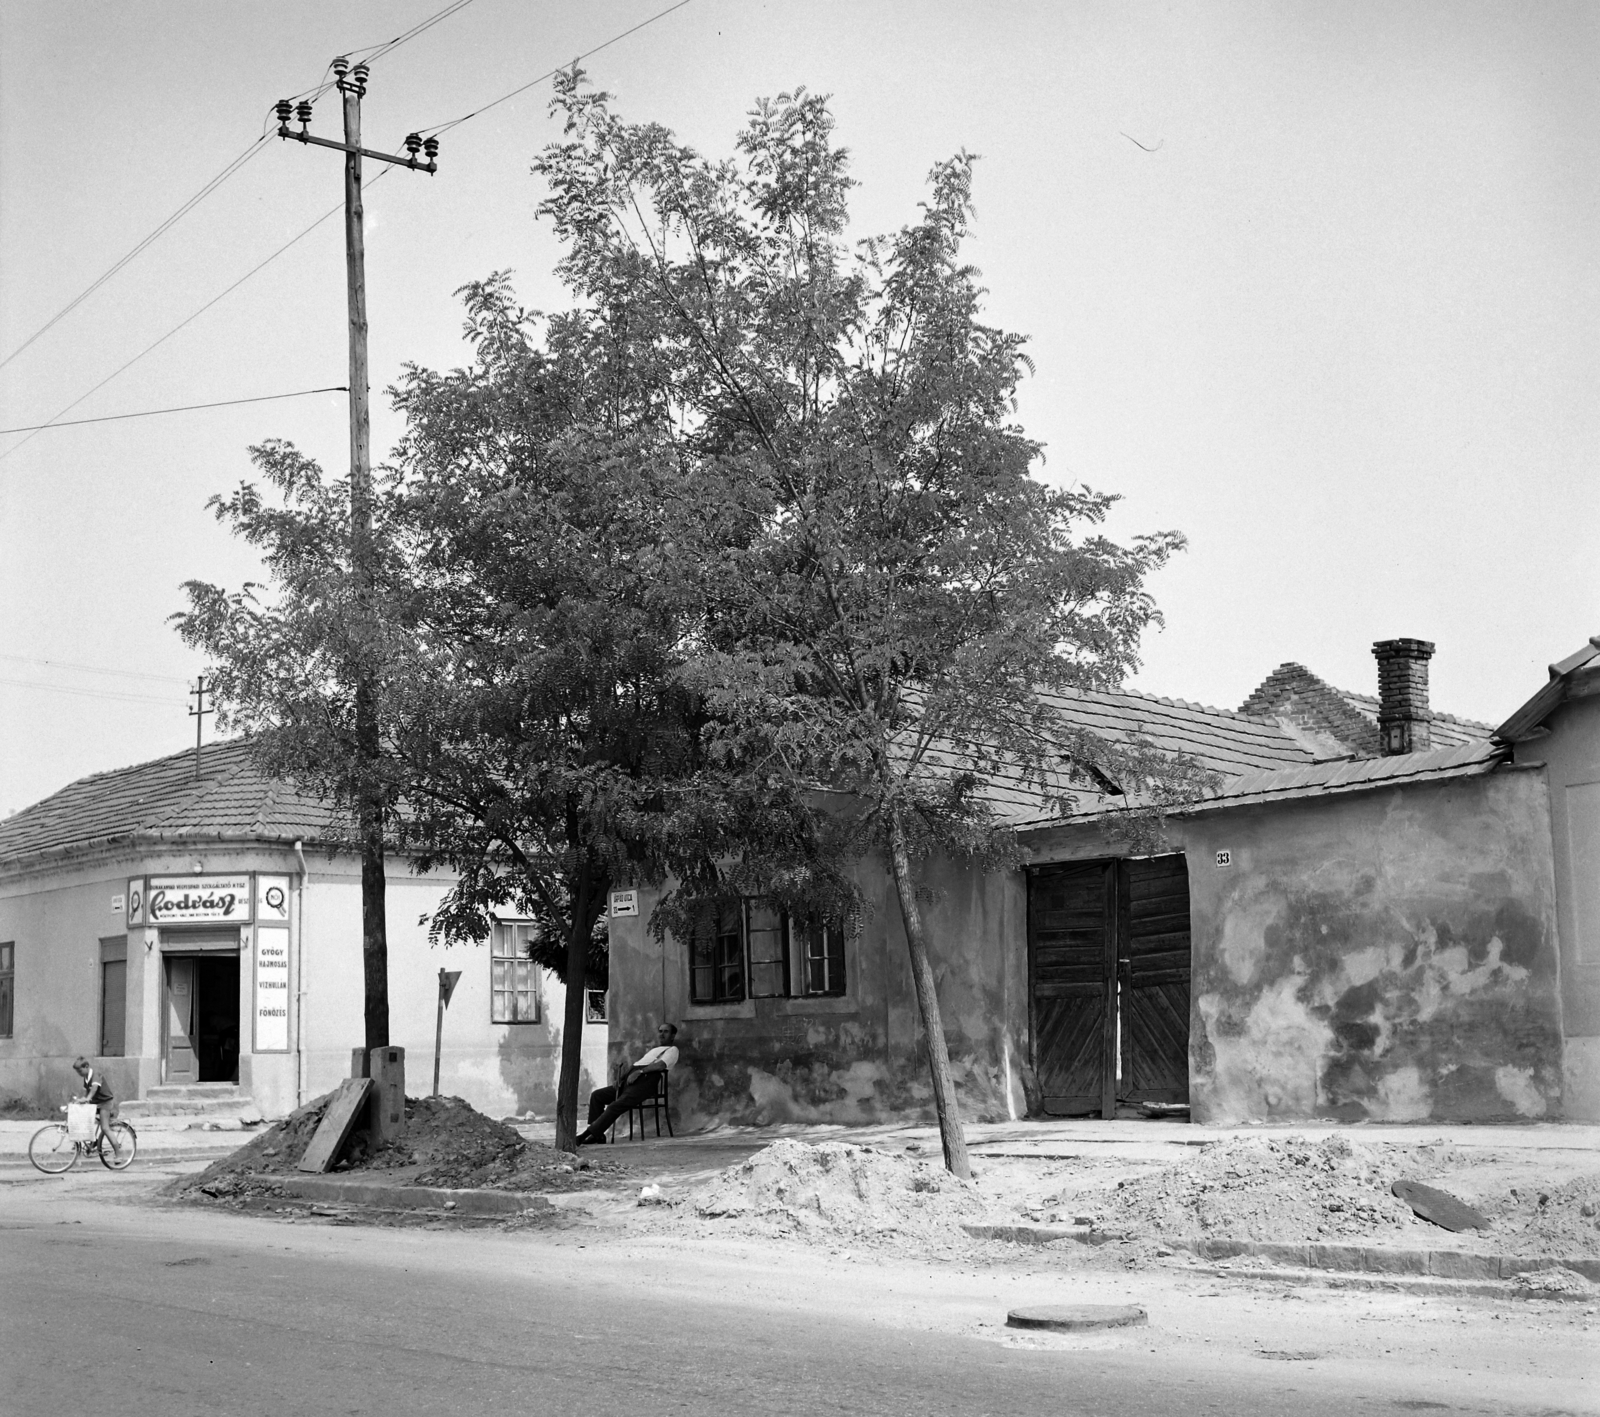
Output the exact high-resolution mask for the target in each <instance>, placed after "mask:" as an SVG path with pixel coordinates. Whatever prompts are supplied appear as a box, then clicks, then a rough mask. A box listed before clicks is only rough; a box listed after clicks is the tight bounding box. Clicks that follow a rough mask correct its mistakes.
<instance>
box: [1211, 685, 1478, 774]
mask: <svg viewBox="0 0 1600 1417" xmlns="http://www.w3.org/2000/svg"><path fill="white" fill-rule="evenodd" d="M1239 712H1240V713H1247V714H1252V715H1254V716H1257V717H1263V718H1273V719H1277V720H1278V721H1279V722H1281V723H1282V725H1283V727H1284V729H1285V730H1286V731H1287V732H1288V733H1290V734H1291V735H1293V736H1294V737H1295V738H1296V739H1297V740H1298V741H1299V742H1300V743H1301V745H1302V746H1304V747H1305V748H1306V749H1307V750H1308V751H1309V752H1310V753H1311V754H1312V755H1313V756H1315V757H1326V758H1342V757H1347V756H1349V755H1350V754H1355V755H1356V756H1357V757H1377V756H1378V755H1379V754H1380V753H1381V752H1382V751H1383V746H1382V744H1381V743H1380V742H1379V739H1378V700H1377V699H1376V698H1374V697H1373V696H1372V695H1371V694H1356V693H1352V692H1351V691H1350V690H1348V689H1338V688H1335V687H1334V686H1333V685H1332V684H1329V683H1327V682H1326V681H1325V680H1323V679H1319V678H1318V677H1317V676H1316V675H1315V674H1313V673H1312V672H1311V671H1310V670H1309V669H1307V668H1306V667H1305V666H1304V665H1303V664H1294V663H1289V664H1280V665H1279V666H1278V667H1277V668H1276V669H1274V670H1273V671H1272V673H1271V674H1269V675H1267V677H1266V678H1265V679H1263V680H1262V681H1261V683H1260V684H1259V685H1258V686H1257V687H1256V690H1255V692H1254V693H1252V694H1251V695H1250V697H1249V698H1248V699H1246V700H1245V701H1244V703H1243V704H1241V705H1240V706H1239ZM1492 731H1493V730H1492V728H1491V726H1490V725H1489V724H1487V723H1475V722H1474V721H1473V720H1472V719H1470V718H1458V717H1456V716H1455V715H1454V714H1449V713H1439V712H1438V711H1437V710H1435V711H1434V714H1433V724H1432V728H1431V732H1430V736H1431V742H1432V746H1433V747H1434V748H1459V747H1464V746H1466V745H1467V744H1469V743H1481V742H1485V741H1487V740H1488V738H1489V736H1490V734H1491V733H1492Z"/></svg>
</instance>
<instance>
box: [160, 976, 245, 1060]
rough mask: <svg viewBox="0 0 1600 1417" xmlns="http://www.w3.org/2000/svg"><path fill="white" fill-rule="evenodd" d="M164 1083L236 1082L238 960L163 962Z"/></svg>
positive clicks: (237, 1052) (237, 1054)
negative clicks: (164, 983) (164, 985)
mask: <svg viewBox="0 0 1600 1417" xmlns="http://www.w3.org/2000/svg"><path fill="white" fill-rule="evenodd" d="M166 998H167V1006H166V1080H167V1082H169V1083H174V1084H177V1083H196V1082H237V1081H238V1080H239V954H238V951H237V950H234V951H232V952H224V951H217V952H208V953H205V954H193V955H174V954H169V955H167V956H166Z"/></svg>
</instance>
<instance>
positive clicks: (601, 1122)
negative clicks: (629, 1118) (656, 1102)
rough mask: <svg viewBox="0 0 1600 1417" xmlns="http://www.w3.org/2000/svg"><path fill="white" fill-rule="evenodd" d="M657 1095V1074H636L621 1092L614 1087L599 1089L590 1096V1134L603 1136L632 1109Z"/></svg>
mask: <svg viewBox="0 0 1600 1417" xmlns="http://www.w3.org/2000/svg"><path fill="white" fill-rule="evenodd" d="M655 1095H656V1074H655V1073H635V1074H634V1075H633V1076H632V1077H630V1078H629V1079H628V1084H627V1086H626V1087H624V1088H623V1089H622V1090H621V1091H620V1092H619V1091H618V1090H617V1089H616V1088H614V1087H597V1088H595V1090H594V1091H593V1092H591V1093H590V1094H589V1128H588V1130H589V1132H590V1134H591V1135H592V1136H601V1135H603V1134H604V1133H605V1131H606V1130H607V1129H608V1128H609V1127H610V1126H611V1124H612V1123H613V1122H614V1121H616V1120H617V1118H618V1117H620V1116H621V1115H622V1114H623V1113H624V1112H626V1111H627V1110H628V1109H629V1108H630V1107H637V1106H638V1105H639V1104H640V1103H641V1102H646V1101H648V1100H649V1099H650V1098H652V1097H654V1096H655Z"/></svg>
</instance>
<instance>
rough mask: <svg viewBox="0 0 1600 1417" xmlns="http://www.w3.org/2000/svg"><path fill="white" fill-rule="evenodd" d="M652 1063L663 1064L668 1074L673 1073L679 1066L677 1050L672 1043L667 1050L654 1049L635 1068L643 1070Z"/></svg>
mask: <svg viewBox="0 0 1600 1417" xmlns="http://www.w3.org/2000/svg"><path fill="white" fill-rule="evenodd" d="M651 1063H661V1064H663V1065H664V1066H665V1067H666V1069H667V1071H668V1072H671V1071H672V1069H673V1068H675V1067H677V1065H678V1050H677V1048H676V1047H675V1046H674V1045H672V1044H670V1043H669V1044H668V1045H667V1046H666V1047H665V1048H652V1049H651V1050H650V1051H649V1052H648V1053H646V1054H645V1055H644V1057H642V1058H640V1059H639V1060H638V1062H636V1063H635V1064H634V1067H636V1068H643V1067H647V1066H648V1065H649V1064H651Z"/></svg>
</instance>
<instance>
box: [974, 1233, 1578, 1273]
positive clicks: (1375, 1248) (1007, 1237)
mask: <svg viewBox="0 0 1600 1417" xmlns="http://www.w3.org/2000/svg"><path fill="white" fill-rule="evenodd" d="M961 1228H962V1229H963V1230H965V1231H966V1232H967V1234H968V1235H970V1236H971V1237H972V1238H973V1239H974V1240H1000V1241H1003V1242H1005V1243H1007V1244H1013V1245H1053V1244H1055V1243H1056V1242H1057V1241H1060V1240H1071V1241H1076V1242H1077V1243H1078V1244H1080V1245H1106V1244H1110V1243H1112V1242H1113V1241H1114V1240H1119V1239H1122V1238H1125V1237H1123V1236H1122V1235H1112V1234H1110V1233H1108V1232H1106V1231H1100V1230H1094V1229H1092V1228H1091V1227H1089V1226H1087V1225H1072V1226H1061V1225H1022V1224H1014V1225H963V1226H962V1227H961ZM1164 1243H1165V1244H1167V1245H1169V1246H1170V1247H1171V1248H1172V1249H1174V1250H1187V1251H1189V1252H1190V1253H1192V1254H1195V1255H1198V1256H1199V1257H1200V1258H1201V1259H1205V1260H1231V1259H1260V1260H1267V1261H1269V1262H1270V1263H1272V1264H1277V1265H1284V1266H1286V1267H1288V1268H1291V1269H1304V1270H1318V1271H1331V1272H1333V1273H1338V1274H1380V1275H1409V1276H1415V1277H1417V1278H1428V1279H1451V1280H1467V1281H1476V1282H1479V1283H1483V1282H1493V1281H1496V1280H1507V1279H1514V1278H1515V1277H1516V1276H1517V1275H1519V1274H1528V1273H1532V1272H1534V1271H1536V1270H1541V1269H1553V1268H1555V1267H1556V1266H1557V1265H1559V1266H1561V1267H1562V1268H1563V1269H1570V1270H1572V1271H1573V1272H1574V1273H1575V1274H1581V1275H1582V1276H1583V1277H1584V1278H1585V1279H1587V1280H1590V1281H1592V1282H1594V1283H1597V1284H1600V1259H1588V1258H1582V1257H1578V1256H1563V1255H1538V1256H1526V1255H1495V1254H1487V1255H1485V1254H1474V1253H1471V1252H1470V1251H1466V1250H1413V1249H1402V1248H1400V1247H1398V1246H1393V1245H1343V1244H1332V1243H1322V1242H1307V1243H1299V1244H1296V1243H1292V1242H1284V1241H1278V1240H1168V1241H1165V1242H1164Z"/></svg>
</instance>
